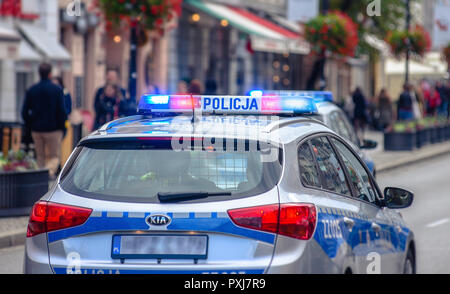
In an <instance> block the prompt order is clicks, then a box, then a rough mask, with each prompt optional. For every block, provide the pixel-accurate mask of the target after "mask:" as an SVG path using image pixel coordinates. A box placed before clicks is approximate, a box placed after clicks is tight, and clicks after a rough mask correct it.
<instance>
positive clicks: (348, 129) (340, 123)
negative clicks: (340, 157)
mask: <svg viewBox="0 0 450 294" xmlns="http://www.w3.org/2000/svg"><path fill="white" fill-rule="evenodd" d="M264 93H266V94H276V95H280V96H284V97H286V96H288V97H289V96H293V97H295V96H308V97H312V98H313V99H314V101H315V102H316V105H317V110H318V112H317V118H318V119H319V120H321V121H323V122H324V123H325V124H326V125H327V126H328V127H329V128H330V129H332V130H333V131H335V132H336V133H337V134H339V135H340V136H341V137H343V138H345V139H347V140H348V142H349V143H350V145H351V146H352V147H353V149H354V150H355V151H356V152H357V153H358V155H359V156H360V157H361V158H362V160H364V163H365V164H366V165H367V167H368V168H369V170H370V172H371V173H372V174H373V175H374V176H376V167H375V163H374V161H373V160H372V158H371V157H370V156H369V155H368V154H367V153H366V152H363V151H362V150H370V149H375V148H377V146H378V143H377V142H376V141H373V140H367V139H364V140H363V141H362V142H361V141H360V139H359V138H358V135H357V134H356V132H355V129H354V128H353V126H352V124H351V123H350V121H349V120H348V118H347V115H346V114H345V112H344V111H343V110H342V109H341V108H339V107H338V106H337V105H336V104H335V103H334V97H333V93H332V92H329V91H284V90H278V91H277V90H270V91H264Z"/></svg>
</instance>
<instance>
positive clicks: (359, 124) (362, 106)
mask: <svg viewBox="0 0 450 294" xmlns="http://www.w3.org/2000/svg"><path fill="white" fill-rule="evenodd" d="M352 100H353V103H354V104H355V108H354V110H353V124H354V126H355V130H356V133H357V135H358V137H359V138H360V139H361V140H362V139H364V131H365V128H366V125H367V102H366V97H364V94H363V93H362V91H361V89H360V88H359V87H357V88H356V89H355V91H354V92H353V95H352Z"/></svg>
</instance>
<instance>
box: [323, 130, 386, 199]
mask: <svg viewBox="0 0 450 294" xmlns="http://www.w3.org/2000/svg"><path fill="white" fill-rule="evenodd" d="M328 137H329V138H328V140H329V141H330V144H331V145H332V146H333V149H334V151H335V152H336V154H337V156H338V158H339V162H341V165H343V166H345V164H344V161H343V159H342V155H341V154H340V152H339V151H338V149H337V147H336V146H335V144H334V142H333V140H331V138H333V139H335V140H337V141H339V142H340V143H341V144H342V145H344V147H346V148H347V149H348V150H349V151H350V153H351V154H353V156H354V157H355V158H356V160H358V162H359V164H360V165H361V166H362V167H363V168H364V171H365V172H366V173H367V175H368V176H369V177H368V178H369V183H370V185H371V186H372V189H373V190H374V191H375V194H376V195H375V198H376V202H375V203H372V202H369V201H365V200H363V199H359V198H358V196H359V195H357V194H358V193H357V192H356V189H355V188H354V187H353V185H351V190H352V195H353V199H356V200H359V201H362V202H364V203H368V204H371V205H374V206H376V207H378V208H380V207H382V206H383V203H384V198H381V197H380V196H382V195H383V194H381V191H380V188H379V187H378V184H377V183H376V181H375V180H374V178H373V175H372V173H371V172H370V170H369V169H368V168H367V166H366V164H365V163H364V162H363V161H362V159H361V158H360V157H359V156H358V154H357V153H356V152H355V151H354V150H353V149H352V148H351V147H350V145H349V144H348V143H347V142H345V140H341V139H340V138H339V137H338V136H335V135H333V134H330V135H328ZM344 173H345V175H346V177H347V181H348V182H350V175H349V174H348V171H347V167H346V166H345V171H344Z"/></svg>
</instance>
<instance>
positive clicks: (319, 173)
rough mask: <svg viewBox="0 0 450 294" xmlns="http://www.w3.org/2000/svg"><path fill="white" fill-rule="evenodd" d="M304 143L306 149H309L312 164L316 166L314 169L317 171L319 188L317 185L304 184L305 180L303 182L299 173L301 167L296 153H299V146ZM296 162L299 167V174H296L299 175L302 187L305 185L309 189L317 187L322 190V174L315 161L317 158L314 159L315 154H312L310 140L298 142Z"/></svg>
mask: <svg viewBox="0 0 450 294" xmlns="http://www.w3.org/2000/svg"><path fill="white" fill-rule="evenodd" d="M305 144H306V145H307V146H308V150H309V152H310V153H311V156H312V157H313V161H314V166H315V167H316V171H317V173H318V178H319V184H320V188H319V187H315V186H309V185H306V184H305V182H304V181H303V179H302V174H301V170H302V168H301V165H300V158H299V156H298V154H299V151H300V147H301V146H303V145H305ZM297 164H298V167H299V174H298V175H299V178H300V182H301V183H302V185H303V186H304V187H306V188H309V189H319V190H322V189H323V188H322V186H323V178H322V177H323V175H322V172H321V170H320V168H319V165H318V163H317V159H316V157H315V155H314V152H313V149H312V147H311V140H307V141H304V142H302V143H300V144H298V146H297Z"/></svg>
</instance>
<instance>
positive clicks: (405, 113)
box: [397, 84, 414, 121]
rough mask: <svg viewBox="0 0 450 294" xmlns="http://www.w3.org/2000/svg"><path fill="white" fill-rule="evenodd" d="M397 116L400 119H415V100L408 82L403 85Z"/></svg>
mask: <svg viewBox="0 0 450 294" xmlns="http://www.w3.org/2000/svg"><path fill="white" fill-rule="evenodd" d="M397 118H398V120H399V121H402V120H412V119H414V112H413V100H412V97H411V94H410V87H409V85H408V84H405V85H403V92H402V93H401V94H400V97H399V98H398V101H397Z"/></svg>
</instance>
